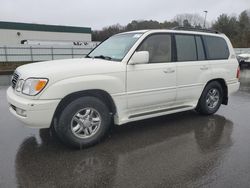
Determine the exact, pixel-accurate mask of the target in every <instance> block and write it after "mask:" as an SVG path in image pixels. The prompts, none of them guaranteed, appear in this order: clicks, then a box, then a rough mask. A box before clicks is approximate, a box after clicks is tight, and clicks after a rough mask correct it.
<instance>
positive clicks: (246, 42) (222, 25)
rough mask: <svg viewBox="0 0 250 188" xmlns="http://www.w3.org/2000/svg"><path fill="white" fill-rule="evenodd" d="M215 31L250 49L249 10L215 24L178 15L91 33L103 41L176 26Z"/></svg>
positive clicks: (136, 21)
mask: <svg viewBox="0 0 250 188" xmlns="http://www.w3.org/2000/svg"><path fill="white" fill-rule="evenodd" d="M204 25H205V27H206V28H209V29H213V30H217V31H219V32H222V33H224V34H226V35H227V36H228V37H229V39H230V40H231V42H232V44H233V46H234V47H238V48H249V47H250V10H248V11H247V10H245V11H243V12H241V13H240V14H239V16H229V15H227V14H221V15H220V16H219V17H218V18H217V19H216V21H215V22H213V23H212V24H209V23H208V22H206V23H204V18H203V17H202V16H200V15H199V14H179V15H176V16H175V17H174V18H173V19H172V20H171V21H164V22H158V21H155V20H133V21H132V22H130V23H129V24H127V25H126V26H122V25H120V24H116V25H111V26H109V27H104V28H103V29H102V30H99V31H93V32H92V40H93V41H103V40H105V39H107V38H108V37H110V36H112V35H114V34H117V33H121V32H126V31H133V30H142V29H171V28H174V27H177V26H182V27H187V28H198V29H201V28H203V27H204Z"/></svg>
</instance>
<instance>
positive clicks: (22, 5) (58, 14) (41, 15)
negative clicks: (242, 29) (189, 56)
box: [0, 0, 250, 30]
mask: <svg viewBox="0 0 250 188" xmlns="http://www.w3.org/2000/svg"><path fill="white" fill-rule="evenodd" d="M249 8H250V0H205V1H204V0H203V1H202V0H188V1H187V0H186V1H185V0H171V1H169V0H0V21H16V22H28V23H39V24H56V25H72V26H83V27H84V26H86V27H91V28H92V30H95V29H101V28H103V27H105V26H109V25H113V24H116V23H120V24H121V25H126V24H127V23H129V22H130V21H132V20H146V19H147V20H149V19H153V20H157V21H164V20H171V19H172V18H173V17H174V16H175V15H177V14H182V13H198V14H201V15H202V16H204V13H203V11H204V10H207V11H208V15H207V20H208V21H213V20H215V19H216V18H217V17H218V16H219V15H220V14H222V13H227V14H229V15H238V14H239V13H240V12H242V11H243V10H245V9H249Z"/></svg>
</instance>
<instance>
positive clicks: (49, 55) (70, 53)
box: [0, 45, 93, 63]
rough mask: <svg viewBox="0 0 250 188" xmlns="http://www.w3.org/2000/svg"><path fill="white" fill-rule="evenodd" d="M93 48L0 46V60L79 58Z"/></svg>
mask: <svg viewBox="0 0 250 188" xmlns="http://www.w3.org/2000/svg"><path fill="white" fill-rule="evenodd" d="M92 49H93V48H90V47H82V46H81V47H77V46H74V47H71V46H69V47H67V46H40V45H37V46H34V45H32V46H28V45H20V46H1V45H0V62H1V63H8V62H37V61H48V60H55V59H70V58H81V57H84V56H86V54H88V53H89V52H90V51H91V50H92Z"/></svg>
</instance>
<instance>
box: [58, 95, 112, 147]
mask: <svg viewBox="0 0 250 188" xmlns="http://www.w3.org/2000/svg"><path fill="white" fill-rule="evenodd" d="M110 124H111V115H110V112H109V108H108V107H107V106H106V104H105V103H103V102H102V101H101V100H100V99H98V98H96V97H81V98H78V99H76V100H74V101H72V102H71V103H69V104H68V105H67V106H66V107H65V109H64V110H63V111H62V113H61V115H60V117H59V120H58V123H56V124H55V125H54V126H55V131H56V134H57V135H58V137H59V139H60V140H61V141H62V142H64V143H65V144H67V145H69V146H71V147H73V148H77V149H82V148H86V147H89V146H92V145H94V144H96V143H98V142H99V141H100V140H101V139H102V138H103V137H104V136H105V134H106V133H107V131H108V129H109V127H110Z"/></svg>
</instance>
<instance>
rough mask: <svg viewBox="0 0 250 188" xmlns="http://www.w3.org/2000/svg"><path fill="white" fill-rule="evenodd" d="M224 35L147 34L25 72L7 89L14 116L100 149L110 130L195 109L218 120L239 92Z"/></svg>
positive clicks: (124, 37)
mask: <svg viewBox="0 0 250 188" xmlns="http://www.w3.org/2000/svg"><path fill="white" fill-rule="evenodd" d="M238 78H239V68H238V62H237V59H236V55H235V53H234V50H233V47H232V45H231V43H230V41H229V39H228V38H227V37H226V36H225V35H224V34H220V33H212V32H197V31H180V30H143V31H133V32H127V33H121V34H117V35H114V36H112V37H110V38H109V39H107V40H106V41H104V42H103V43H101V44H100V45H99V46H98V47H97V48H95V49H94V50H93V51H91V52H90V53H89V54H88V55H87V56H86V58H82V59H68V60H56V61H50V62H41V63H33V64H29V65H24V66H21V67H19V68H17V70H16V71H15V73H14V75H13V78H12V86H11V87H9V89H8V90H7V98H8V102H9V104H10V107H9V109H10V111H11V113H12V114H14V115H15V116H16V117H17V118H18V119H20V120H21V121H23V122H24V123H25V124H27V125H28V126H30V127H36V128H49V127H53V128H55V131H56V133H57V134H58V136H59V138H60V139H61V140H62V141H64V142H65V143H67V144H69V145H71V146H73V147H77V148H79V147H80V148H82V147H86V146H90V145H93V144H95V143H97V142H98V141H99V140H100V139H101V138H102V137H103V136H104V135H105V133H107V131H108V129H109V127H110V125H111V124H112V122H114V123H115V124H117V125H121V124H124V123H128V122H132V121H137V120H142V119H146V118H152V117H156V116H161V115H166V114H171V113H176V112H181V111H186V110H192V109H195V110H196V111H197V112H199V113H201V114H205V115H209V114H213V113H215V112H216V111H217V110H218V109H219V107H220V105H221V104H225V105H226V104H227V103H228V96H229V94H231V93H232V92H235V91H237V90H238V89H239V81H238Z"/></svg>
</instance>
